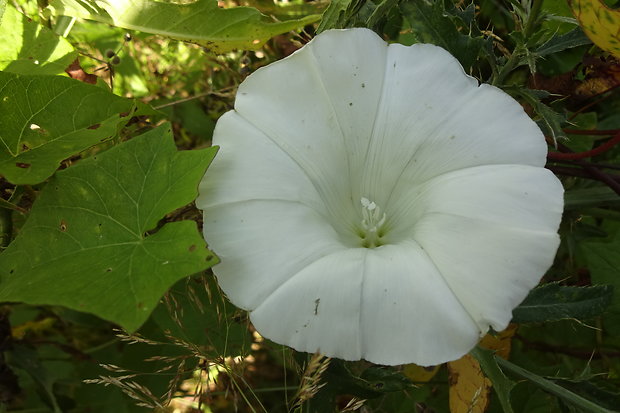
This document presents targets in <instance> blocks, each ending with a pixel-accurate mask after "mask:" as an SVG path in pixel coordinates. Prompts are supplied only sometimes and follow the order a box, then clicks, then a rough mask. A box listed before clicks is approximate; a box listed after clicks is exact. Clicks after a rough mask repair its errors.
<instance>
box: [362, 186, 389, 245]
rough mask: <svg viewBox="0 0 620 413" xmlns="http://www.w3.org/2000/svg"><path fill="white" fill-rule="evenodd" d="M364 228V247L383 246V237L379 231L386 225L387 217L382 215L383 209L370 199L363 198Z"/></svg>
mask: <svg viewBox="0 0 620 413" xmlns="http://www.w3.org/2000/svg"><path fill="white" fill-rule="evenodd" d="M361 203H362V227H363V228H364V230H366V231H365V232H364V236H363V237H362V238H363V239H364V242H363V243H362V246H364V247H366V248H374V247H378V246H380V245H382V244H383V243H382V242H381V236H379V235H378V232H379V229H380V228H381V226H382V225H383V224H384V223H385V220H386V215H385V213H383V214H382V213H381V208H379V207H378V206H377V204H375V203H374V202H372V201H370V200H369V199H368V198H362V199H361Z"/></svg>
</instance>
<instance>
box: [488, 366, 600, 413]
mask: <svg viewBox="0 0 620 413" xmlns="http://www.w3.org/2000/svg"><path fill="white" fill-rule="evenodd" d="M493 358H494V359H495V361H496V363H497V364H498V365H499V366H500V367H502V368H503V369H504V370H508V371H510V372H511V373H513V374H516V375H517V376H520V377H523V378H524V379H527V380H530V381H531V382H532V383H534V384H535V385H537V386H538V387H540V388H541V389H543V390H545V391H546V392H549V393H551V394H554V395H556V396H558V397H559V398H561V399H562V400H564V401H565V402H567V403H570V404H571V405H573V406H575V407H578V408H579V409H580V410H579V411H583V412H591V413H612V411H611V410H608V409H606V408H604V407H601V406H599V405H597V404H596V403H594V402H591V401H590V400H587V399H584V398H583V397H581V396H579V395H577V394H575V393H573V392H571V391H569V390H567V389H565V388H564V387H562V386H559V385H557V384H555V383H554V382H552V381H550V380H547V379H545V378H543V377H540V376H539V375H537V374H534V373H532V372H530V371H527V370H525V369H524V368H521V367H519V366H517V365H516V364H513V363H511V362H509V361H508V360H504V359H503V358H501V357H497V356H494V357H493Z"/></svg>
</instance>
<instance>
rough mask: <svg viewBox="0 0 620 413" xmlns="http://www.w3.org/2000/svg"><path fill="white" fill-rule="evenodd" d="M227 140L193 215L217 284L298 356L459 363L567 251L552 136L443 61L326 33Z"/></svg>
mask: <svg viewBox="0 0 620 413" xmlns="http://www.w3.org/2000/svg"><path fill="white" fill-rule="evenodd" d="M214 142H215V143H216V144H218V145H221V150H220V153H219V154H218V156H217V157H216V159H215V161H214V163H213V165H212V166H211V167H210V169H209V171H208V172H207V174H206V176H205V178H204V180H203V182H202V184H201V188H200V197H199V199H198V201H197V205H198V207H199V208H201V209H203V210H204V233H205V237H206V239H207V241H208V242H209V244H210V245H211V247H212V248H213V250H214V251H215V252H216V253H217V254H218V255H219V257H220V258H221V264H219V265H218V266H216V267H215V268H214V271H215V274H216V275H217V278H218V282H219V284H220V286H221V287H222V289H223V290H224V291H225V292H226V294H227V295H228V297H229V298H230V300H231V301H232V302H233V303H234V304H236V305H237V306H239V307H241V308H243V309H246V310H248V311H250V317H251V320H252V322H253V323H254V325H255V326H256V328H257V329H258V331H259V332H260V333H261V334H263V335H264V336H266V337H268V338H270V339H272V340H274V341H276V342H278V343H282V344H287V345H289V346H291V347H294V348H295V349H297V350H301V351H308V352H315V351H319V352H321V353H324V354H326V355H328V356H333V357H340V358H343V359H346V360H356V359H360V358H364V359H366V360H369V361H372V362H375V363H381V364H401V363H409V362H414V363H417V364H421V365H431V364H438V363H441V362H445V361H448V360H453V359H456V358H458V357H460V356H462V355H463V354H465V353H466V352H468V351H469V350H470V349H471V348H472V347H473V346H474V345H475V344H476V342H477V340H478V339H479V337H480V335H481V334H484V333H486V332H487V330H488V329H489V327H493V328H494V329H495V330H502V329H504V328H505V327H506V325H507V324H508V322H509V320H510V318H511V311H512V309H513V308H514V307H515V306H517V305H518V304H519V302H521V301H522V300H523V298H524V297H525V296H526V295H527V293H528V291H529V290H530V289H531V288H532V287H534V286H535V285H536V284H537V282H538V281H539V279H540V278H541V276H542V275H543V273H544V272H545V271H546V270H547V268H548V267H549V266H550V265H551V263H552V260H553V257H554V254H555V251H556V249H557V246H558V242H559V240H558V235H557V233H556V231H557V228H558V225H559V221H560V217H561V213H562V186H561V184H560V183H559V181H558V180H557V179H556V178H555V176H554V175H553V174H552V173H550V172H549V171H548V170H546V169H544V168H543V166H544V164H545V156H546V153H547V149H546V144H545V140H544V138H543V136H542V134H541V132H540V130H539V129H538V128H537V126H536V124H535V123H534V122H532V120H531V119H529V118H528V116H527V115H526V114H525V112H524V111H523V109H522V108H521V107H520V106H519V104H518V103H517V102H515V101H514V100H513V99H512V98H510V97H509V96H508V95H506V94H505V93H504V92H502V91H501V90H499V89H497V88H495V87H492V86H489V85H484V84H483V85H480V86H479V85H478V82H477V81H476V80H475V79H474V78H472V77H470V76H467V75H466V74H465V73H464V71H463V69H462V67H461V66H460V65H459V63H458V61H457V60H456V59H454V58H453V57H452V56H451V55H450V54H449V53H447V52H446V51H445V50H443V49H441V48H439V47H436V46H432V45H427V44H416V45H413V46H410V47H405V46H402V45H398V44H393V45H389V46H388V45H387V44H386V43H385V42H384V41H383V40H381V39H380V38H379V37H378V36H377V35H376V34H374V33H373V32H371V31H369V30H366V29H352V30H337V31H336V30H334V31H328V32H325V33H323V34H321V35H319V36H317V37H316V38H315V39H314V40H312V41H311V42H310V43H309V44H307V45H306V46H305V47H303V48H302V49H301V50H299V51H297V52H296V53H294V54H293V55H291V56H289V57H287V58H285V59H283V60H281V61H279V62H276V63H274V64H271V65H269V66H268V67H266V68H263V69H260V70H258V71H257V72H256V73H254V74H252V75H251V76H249V77H248V78H247V79H246V80H245V81H244V82H243V83H242V84H241V85H240V87H239V91H238V93H237V99H236V102H235V110H234V111H231V112H228V113H226V114H225V115H224V116H222V118H221V119H220V120H219V122H218V124H217V127H216V130H215V135H214Z"/></svg>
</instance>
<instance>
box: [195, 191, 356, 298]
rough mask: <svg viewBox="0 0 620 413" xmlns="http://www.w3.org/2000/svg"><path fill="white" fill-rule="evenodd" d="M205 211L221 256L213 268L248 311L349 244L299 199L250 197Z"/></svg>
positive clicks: (211, 241) (209, 233) (210, 236)
mask: <svg viewBox="0 0 620 413" xmlns="http://www.w3.org/2000/svg"><path fill="white" fill-rule="evenodd" d="M204 212H205V213H204V233H205V238H206V240H207V242H208V243H209V244H210V245H212V246H213V249H214V251H215V253H216V254H217V255H218V256H219V258H220V259H221V263H220V264H218V265H217V266H216V267H214V269H213V271H214V272H215V275H216V276H217V279H218V283H219V285H220V286H221V287H222V289H223V290H224V292H225V293H226V294H227V295H228V297H229V298H230V300H231V301H232V302H233V303H234V304H235V305H237V306H238V307H241V308H243V309H246V310H252V309H254V308H256V307H257V306H258V305H259V304H260V303H261V302H262V301H263V300H264V299H265V298H266V297H267V296H269V295H270V294H271V293H272V292H273V291H274V290H275V289H276V288H278V286H280V284H282V283H284V282H285V281H287V280H288V279H289V278H290V277H292V276H293V275H294V274H296V273H297V272H299V271H300V270H301V269H302V268H305V267H306V266H308V265H309V264H310V263H312V262H314V261H316V260H318V259H319V258H321V257H322V256H324V255H327V254H330V253H333V252H334V251H339V250H342V249H343V248H344V247H342V245H341V243H340V241H339V240H338V235H337V234H336V232H335V231H334V229H333V228H332V227H331V226H330V225H329V224H328V223H327V221H326V220H325V219H324V218H323V217H322V216H320V215H319V214H318V213H317V212H316V211H315V210H313V209H311V208H309V207H307V206H305V205H303V204H300V203H297V202H285V201H265V200H256V201H245V202H238V203H233V204H224V205H221V206H215V207H210V208H208V209H206V210H205V211H204Z"/></svg>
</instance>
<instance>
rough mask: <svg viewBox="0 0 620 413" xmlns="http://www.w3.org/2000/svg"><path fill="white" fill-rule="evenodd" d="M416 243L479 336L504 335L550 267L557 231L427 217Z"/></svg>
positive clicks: (418, 226)
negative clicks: (494, 332)
mask: <svg viewBox="0 0 620 413" xmlns="http://www.w3.org/2000/svg"><path fill="white" fill-rule="evenodd" d="M413 239H415V240H416V241H417V242H418V243H419V244H420V245H421V246H422V248H424V250H425V251H426V253H427V254H428V255H429V257H430V258H431V259H432V261H433V263H434V264H435V266H436V267H437V269H438V270H439V272H440V273H441V274H442V276H443V277H444V279H445V280H446V283H447V284H448V285H449V286H450V289H451V290H452V292H453V293H454V294H455V295H456V297H457V298H458V299H459V301H460V302H461V304H462V305H463V307H465V309H466V310H467V311H468V312H469V314H470V316H471V317H472V318H473V319H474V320H475V321H476V323H477V324H478V327H479V328H480V332H481V333H486V331H487V330H488V328H489V326H491V327H493V328H494V329H495V330H497V331H501V330H503V329H504V328H506V326H507V325H508V322H509V321H510V319H511V318H512V309H513V308H515V307H516V306H517V305H518V304H519V303H520V302H521V301H523V299H524V298H525V296H526V295H527V293H528V292H529V290H530V289H532V288H533V287H534V286H536V284H538V282H539V281H540V279H541V278H542V276H543V275H544V273H545V271H547V269H548V268H549V267H550V266H551V264H552V262H553V258H554V256H555V252H556V250H557V248H558V245H559V242H560V241H559V237H558V235H557V233H555V232H554V231H551V230H541V231H535V230H531V229H519V228H512V227H507V226H503V225H501V224H495V223H490V222H488V221H484V220H482V219H474V218H465V217H462V216H455V215H449V214H445V213H427V214H425V215H424V216H423V217H422V218H421V219H420V220H419V221H418V222H417V223H416V225H415V227H414V234H413Z"/></svg>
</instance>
